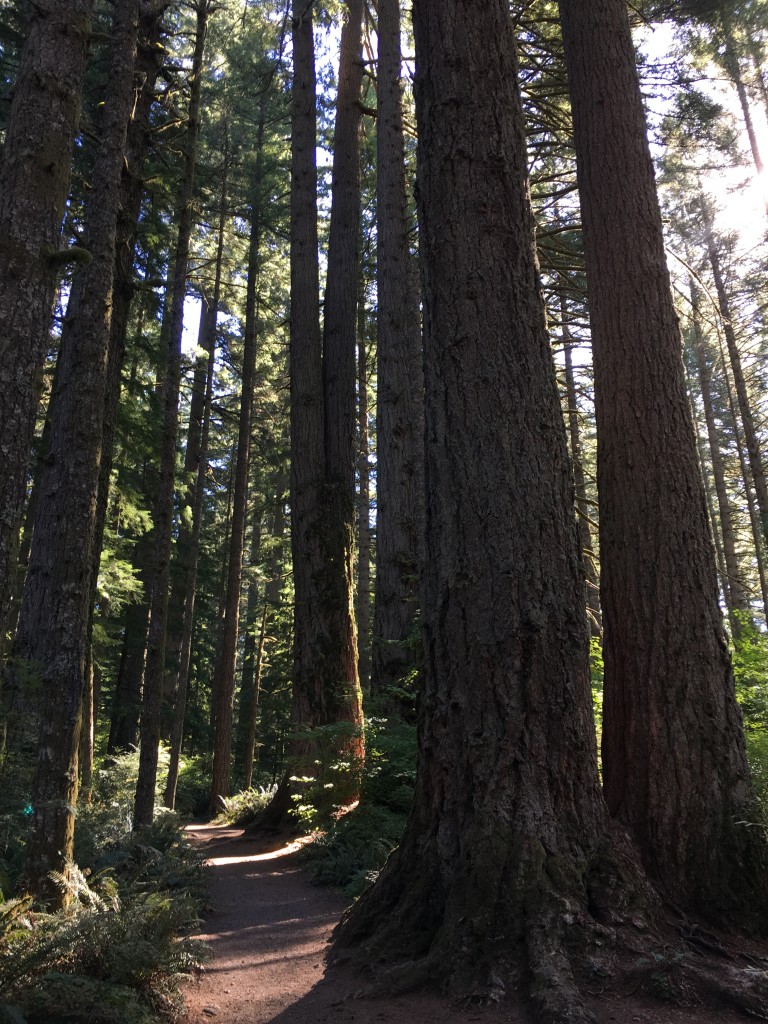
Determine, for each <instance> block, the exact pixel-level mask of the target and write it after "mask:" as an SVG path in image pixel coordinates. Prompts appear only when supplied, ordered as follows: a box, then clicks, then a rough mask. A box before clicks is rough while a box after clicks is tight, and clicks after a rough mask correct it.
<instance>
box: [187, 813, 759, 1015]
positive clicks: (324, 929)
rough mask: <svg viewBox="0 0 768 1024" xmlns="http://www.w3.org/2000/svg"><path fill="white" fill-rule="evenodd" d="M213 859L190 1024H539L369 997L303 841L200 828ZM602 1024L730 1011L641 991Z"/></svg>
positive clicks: (596, 1006) (612, 1006)
mask: <svg viewBox="0 0 768 1024" xmlns="http://www.w3.org/2000/svg"><path fill="white" fill-rule="evenodd" d="M187 834H188V836H189V838H190V839H191V840H192V842H193V843H194V844H195V846H197V847H198V848H199V849H200V850H201V851H202V853H203V854H204V856H205V857H206V860H207V863H208V865H209V869H210V871H211V874H212V878H211V908H212V909H211V911H210V913H209V914H208V915H207V916H206V919H205V921H204V924H203V928H202V933H201V935H200V937H201V938H202V939H204V940H205V941H206V942H207V943H208V944H209V946H210V949H211V960H210V961H209V963H208V964H207V965H206V967H205V969H204V971H203V972H202V973H201V975H200V976H199V978H198V979H197V980H195V981H192V982H190V983H188V984H187V985H186V986H185V996H186V1000H187V1005H188V1007H189V1017H188V1024H218V1022H221V1024H466V1022H469V1021H473V1022H480V1024H531V1017H530V1016H529V1015H528V1014H527V1013H526V1012H525V1010H524V1009H523V1008H521V1007H520V1006H516V1005H515V1004H501V1005H499V1006H494V1007H490V1008H488V1009H484V1008H475V1007H470V1008H461V1007H457V1006H452V1005H450V1004H449V1003H448V1002H447V1001H446V1000H445V999H444V998H442V997H441V996H439V995H438V994H437V993H435V994H430V993H426V994H424V993H422V994H418V995H416V994H414V995H403V996H399V997H397V998H381V997H376V998H370V999H368V998H361V997H360V996H359V995H355V993H359V990H360V989H361V988H362V987H363V986H364V981H361V979H360V978H359V977H355V976H354V975H351V974H350V973H348V972H347V971H345V970H343V969H339V968H333V969H328V968H326V965H325V962H324V956H325V951H326V944H327V942H328V939H329V936H330V934H331V932H332V931H333V928H334V926H335V925H336V923H337V922H338V920H339V918H340V917H341V914H342V912H343V911H344V908H345V905H346V902H347V901H346V900H345V899H344V898H343V897H342V896H340V895H339V894H338V893H336V892H334V891H333V890H329V889H324V888H320V887H318V886H316V885H313V884H312V883H311V881H310V880H309V878H308V876H307V875H306V874H305V873H304V872H303V871H302V869H301V867H300V866H299V864H298V863H297V854H298V852H299V850H300V848H301V841H300V840H299V841H296V842H292V843H288V845H286V841H285V840H283V841H282V843H281V844H280V846H279V847H278V848H275V845H276V844H275V843H274V842H273V843H272V844H271V845H270V844H269V843H268V842H266V841H265V840H262V839H243V838H241V837H242V829H238V828H227V827H222V826H213V825H191V826H189V827H188V830H187ZM590 1006H591V1009H592V1011H593V1013H594V1014H595V1017H596V1018H597V1020H598V1021H599V1024H612V1022H617V1024H726V1022H730V1021H735V1020H736V1019H740V1020H743V1019H744V1018H743V1017H738V1018H737V1017H736V1016H732V1015H731V1014H730V1013H728V1012H726V1011H724V1010H722V1009H709V1008H706V1007H697V1008H695V1009H678V1008H676V1007H673V1006H670V1005H668V1004H665V1003H660V1002H657V1001H653V1000H650V999H647V998H645V997H644V996H643V995H642V994H638V993H637V992H629V993H627V994H625V995H616V994H614V995H612V996H611V997H610V998H600V997H597V998H595V999H594V1000H593V1001H592V1002H591V1004H590Z"/></svg>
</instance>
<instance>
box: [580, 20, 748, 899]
mask: <svg viewBox="0 0 768 1024" xmlns="http://www.w3.org/2000/svg"><path fill="white" fill-rule="evenodd" d="M560 13H561V19H562V24H563V37H564V44H565V57H566V64H567V66H568V80H569V84H570V95H571V106H572V110H573V122H574V143H575V148H576V158H577V169H578V182H579V193H580V197H581V209H582V222H583V228H584V246H585V256H586V266H587V276H588V300H589V308H590V323H591V327H592V350H593V357H594V365H595V412H596V418H597V437H598V496H599V503H600V560H601V590H600V595H601V606H602V609H603V657H604V662H605V689H604V701H603V778H604V786H605V795H606V799H607V802H608V808H609V811H610V812H611V813H612V814H613V815H614V816H615V817H616V818H618V819H619V820H620V821H621V822H622V823H624V824H626V825H627V826H629V828H630V830H631V832H632V833H633V835H634V837H635V839H636V841H637V843H638V846H639V849H640V852H641V856H642V859H643V863H644V865H645V867H646V870H647V871H648V873H649V874H650V875H651V876H652V877H653V878H654V879H655V880H656V882H657V883H658V884H659V886H660V887H661V888H662V889H663V891H664V893H665V894H666V896H667V897H668V898H670V899H671V900H673V901H674V902H675V903H676V904H677V905H679V906H683V907H687V908H688V909H694V910H696V911H700V912H701V913H702V914H705V915H707V916H709V917H713V918H717V916H718V915H719V914H721V913H724V912H726V911H733V912H734V913H741V912H743V913H744V914H745V915H746V916H749V914H750V912H754V913H757V910H755V908H757V907H759V905H760V903H761V898H762V897H761V894H760V892H759V891H752V885H753V884H754V882H755V879H754V876H753V868H754V862H753V861H752V860H751V858H752V855H753V853H754V851H755V849H756V847H757V846H758V845H759V838H758V836H757V835H756V833H755V830H754V829H746V828H744V827H743V826H742V825H739V824H738V822H740V821H743V820H745V818H747V819H748V818H749V811H748V808H749V803H750V796H751V793H750V785H749V770H748V767H747V761H746V754H745V746H744V736H743V733H742V728H741V715H740V713H739V709H738V706H737V704H736V697H735V693H734V682H733V674H732V671H731V663H730V655H729V653H728V646H727V643H726V640H725V636H724V633H723V624H722V618H721V615H720V608H719V603H718V586H717V576H716V572H715V563H714V553H713V550H712V544H711V540H710V537H709V529H708V524H707V514H706V505H705V500H704V493H703V484H702V480H701V475H700V473H699V468H698V465H697V460H696V442H695V435H694V431H693V424H692V422H691V416H690V410H689V407H688V400H687V397H686V392H685V377H684V372H683V364H682V358H681V343H680V333H679V329H678V324H677V317H676V315H675V310H674V306H673V302H672V295H671V290H670V282H669V273H668V270H667V265H666V260H665V253H664V237H663V232H662V222H661V214H660V211H659V205H658V199H657V195H656V185H655V181H654V175H653V164H652V161H651V155H650V150H649V146H648V138H647V132H646V124H645V114H644V111H643V105H642V99H641V94H640V86H639V82H638V77H637V70H636V67H635V54H634V49H633V46H632V37H631V34H630V27H629V19H628V15H627V8H626V4H625V3H624V0H560ZM761 885H762V883H760V886H761ZM760 886H759V887H758V889H759V888H760ZM748 892H749V894H750V895H749V896H747V893H748Z"/></svg>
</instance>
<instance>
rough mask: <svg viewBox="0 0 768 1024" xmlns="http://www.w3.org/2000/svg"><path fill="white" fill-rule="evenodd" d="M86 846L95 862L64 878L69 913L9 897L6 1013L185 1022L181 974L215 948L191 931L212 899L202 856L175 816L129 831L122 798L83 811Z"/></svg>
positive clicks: (0, 927) (0, 1003) (3, 933)
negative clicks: (48, 910) (207, 949)
mask: <svg viewBox="0 0 768 1024" xmlns="http://www.w3.org/2000/svg"><path fill="white" fill-rule="evenodd" d="M76 850H77V851H78V856H80V857H87V860H85V859H84V860H81V863H82V864H87V867H85V868H84V869H81V868H79V867H77V866H75V865H71V866H70V870H69V871H68V874H67V876H66V878H65V877H64V876H56V879H57V881H58V882H59V884H60V885H61V886H62V888H65V889H66V890H67V892H68V894H69V897H70V902H69V905H68V907H67V908H66V909H65V910H63V911H61V912H59V913H56V914H48V913H41V912H37V911H36V910H35V908H34V906H33V904H32V901H31V899H30V898H29V897H24V898H22V899H20V900H9V901H6V902H5V903H0V1020H3V1019H4V1018H5V1019H8V1020H14V1021H16V1022H19V1021H21V1022H27V1024H37V1022H40V1024H42V1022H44V1021H45V1022H57V1021H62V1022H63V1021H68V1022H83V1024H86V1022H88V1024H118V1022H119V1024H149V1022H152V1021H157V1020H159V1019H164V1020H174V1019H176V1018H177V1017H178V1016H179V1015H180V1014H181V1013H182V1011H183V1001H182V998H181V995H180V993H179V989H178V981H179V979H180V977H181V976H183V975H187V974H189V973H190V972H191V971H192V970H194V968H195V967H196V966H197V965H198V964H199V963H200V962H201V961H202V959H203V958H204V954H205V950H204V947H203V944H202V943H200V942H199V941H198V940H195V939H192V938H190V937H189V933H190V932H191V931H192V930H193V929H194V928H195V927H196V925H197V923H198V918H199V912H200V908H201V906H202V905H203V902H204V900H205V896H206V887H205V879H204V875H203V862H202V858H201V857H200V856H199V855H198V854H197V852H196V851H195V850H193V849H192V847H191V846H190V845H189V843H188V842H187V841H186V838H185V837H184V835H183V834H182V833H181V831H180V829H179V823H178V819H177V818H176V816H175V815H173V814H171V813H167V814H162V815H159V816H158V817H157V818H156V820H155V821H154V823H153V824H152V825H151V826H149V827H147V828H143V829H140V830H139V831H137V832H127V831H126V827H125V818H124V809H123V808H122V804H121V801H120V800H117V801H116V802H115V803H114V804H113V805H112V806H111V807H105V806H104V805H101V804H97V805H95V806H93V807H88V808H84V809H82V810H81V811H80V813H79V815H78V819H77V827H76Z"/></svg>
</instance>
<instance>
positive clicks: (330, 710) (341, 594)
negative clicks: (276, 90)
mask: <svg viewBox="0 0 768 1024" xmlns="http://www.w3.org/2000/svg"><path fill="white" fill-rule="evenodd" d="M363 10H364V8H363V0H347V4H346V20H345V22H344V25H343V27H342V30H341V44H340V56H339V88H338V95H337V98H336V123H335V126H334V133H333V174H332V184H331V219H330V228H329V234H328V276H327V283H326V289H325V307H324V313H325V318H324V324H323V397H324V409H325V486H324V489H323V533H322V542H323V545H324V552H323V553H324V560H325V564H324V568H323V573H322V576H321V579H320V581H319V582H320V588H321V592H320V595H319V597H320V604H319V606H318V607H317V608H315V609H314V614H315V615H317V614H318V612H320V609H322V612H320V614H322V615H323V618H324V619H325V621H324V623H323V625H322V628H323V631H324V633H325V636H324V640H323V651H322V665H323V675H324V679H323V683H322V687H323V694H322V702H323V704H324V705H325V708H324V721H325V723H327V722H329V721H330V722H336V723H340V724H341V726H342V730H343V728H344V726H345V725H346V726H349V727H350V730H351V731H350V733H349V734H348V735H347V734H344V732H343V731H342V732H341V733H340V735H339V738H338V740H337V742H336V744H335V748H336V749H335V751H334V755H333V756H334V759H338V758H339V757H340V758H342V759H344V760H352V761H353V762H357V765H356V767H357V768H359V767H361V765H362V758H363V753H364V741H363V711H362V696H361V693H360V680H359V677H358V668H357V632H356V629H355V615H354V586H355V585H354V553H355V465H356V462H357V444H356V437H357V430H356V427H357V418H356V414H355V384H356V375H355V354H356V349H357V292H358V281H359V274H360V123H361V119H362V106H361V99H360V97H361V88H362V80H363V61H362V45H363V44H362V35H363ZM328 716H330V717H328ZM334 781H335V783H338V782H339V781H341V783H342V786H343V789H342V791H341V792H340V791H339V790H338V789H334V790H333V791H330V792H331V795H332V798H333V800H334V802H338V801H339V800H344V801H346V800H349V799H354V798H355V797H356V795H357V788H356V785H357V784H356V781H355V780H354V779H352V780H349V781H348V782H347V783H344V781H343V780H334Z"/></svg>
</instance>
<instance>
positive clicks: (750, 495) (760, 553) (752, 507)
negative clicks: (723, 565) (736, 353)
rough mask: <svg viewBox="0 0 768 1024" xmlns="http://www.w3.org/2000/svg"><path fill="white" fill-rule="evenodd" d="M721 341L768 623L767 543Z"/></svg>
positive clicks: (732, 419)
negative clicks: (765, 544)
mask: <svg viewBox="0 0 768 1024" xmlns="http://www.w3.org/2000/svg"><path fill="white" fill-rule="evenodd" d="M719 341H720V360H721V365H722V368H723V385H724V388H725V394H726V397H727V400H728V411H729V413H730V416H731V423H732V424H733V439H734V441H735V443H736V452H737V454H738V456H739V468H740V469H741V479H742V480H743V482H744V494H745V496H746V499H747V509H748V511H749V522H750V526H751V527H752V542H753V544H754V546H755V562H756V563H757V576H758V579H759V581H760V595H761V597H762V601H763V613H764V615H765V621H766V622H768V574H766V567H765V555H764V551H765V547H764V543H765V542H764V536H763V531H762V527H761V525H760V512H759V509H758V508H757V502H756V500H755V493H754V491H753V490H752V477H751V474H750V471H749V460H748V457H747V455H746V453H745V451H744V443H743V440H742V437H741V428H740V427H739V415H738V411H737V409H736V403H735V401H734V397H733V388H732V387H731V380H730V374H729V373H728V360H727V358H726V355H725V351H724V349H723V342H722V338H720V339H719Z"/></svg>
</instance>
